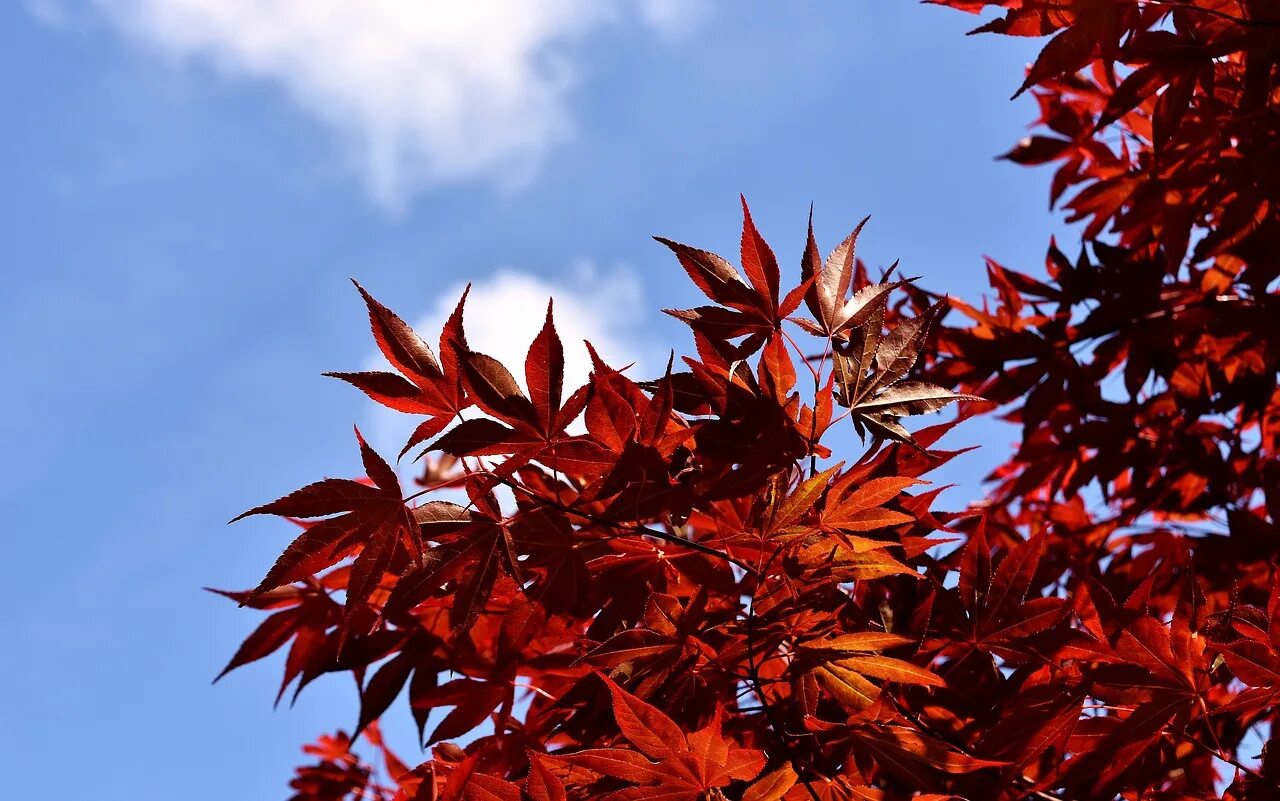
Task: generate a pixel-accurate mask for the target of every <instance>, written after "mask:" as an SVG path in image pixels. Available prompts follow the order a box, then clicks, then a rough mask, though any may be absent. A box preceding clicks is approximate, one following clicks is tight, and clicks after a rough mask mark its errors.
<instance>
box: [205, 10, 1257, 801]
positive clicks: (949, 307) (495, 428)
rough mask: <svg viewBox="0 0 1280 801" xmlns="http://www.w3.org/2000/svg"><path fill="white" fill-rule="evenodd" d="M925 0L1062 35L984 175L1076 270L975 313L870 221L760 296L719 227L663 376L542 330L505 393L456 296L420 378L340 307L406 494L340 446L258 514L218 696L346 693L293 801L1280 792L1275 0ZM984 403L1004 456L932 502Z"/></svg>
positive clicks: (1036, 69) (746, 264)
mask: <svg viewBox="0 0 1280 801" xmlns="http://www.w3.org/2000/svg"><path fill="white" fill-rule="evenodd" d="M938 2H939V3H941V4H944V5H950V6H954V7H957V8H961V9H963V10H966V11H973V12H981V11H983V9H984V8H985V7H986V6H996V7H999V8H1000V9H1002V13H1001V15H1000V16H998V17H995V18H994V19H992V20H990V21H989V22H987V23H985V24H984V25H983V26H982V27H981V28H980V30H983V31H989V32H995V33H1001V34H1008V35H1030V36H1049V35H1052V37H1053V38H1052V39H1050V40H1049V42H1048V43H1047V45H1046V47H1045V49H1044V51H1043V53H1042V54H1041V56H1040V57H1039V59H1038V60H1037V61H1036V62H1035V64H1034V65H1033V66H1032V67H1031V68H1030V70H1029V72H1028V74H1027V76H1026V80H1025V82H1024V84H1023V86H1022V90H1027V89H1029V90H1030V91H1032V92H1033V93H1034V94H1035V96H1036V97H1037V100H1038V101H1039V104H1040V107H1041V111H1042V119H1041V121H1040V124H1041V125H1042V126H1043V128H1044V129H1045V130H1043V131H1039V132H1037V133H1036V134H1035V135H1033V136H1031V137H1029V138H1028V139H1026V140H1024V141H1023V142H1022V143H1020V144H1019V145H1018V146H1017V147H1016V148H1015V149H1014V150H1013V151H1012V152H1011V153H1010V154H1009V156H1008V157H1009V158H1010V159H1012V160H1014V161H1016V162H1019V163H1025V164H1037V163H1045V162H1057V163H1058V164H1059V167H1058V171H1057V173H1056V176H1055V178H1054V180H1053V188H1052V198H1053V200H1054V201H1055V202H1056V201H1059V200H1061V199H1063V198H1067V199H1066V201H1065V204H1066V206H1067V208H1068V209H1069V210H1070V211H1071V213H1072V215H1073V219H1074V220H1078V221H1081V222H1083V223H1084V226H1083V239H1084V244H1083V247H1082V249H1081V253H1080V255H1079V256H1078V257H1077V258H1074V259H1069V258H1068V257H1067V256H1065V255H1064V254H1063V253H1062V251H1061V250H1060V249H1059V248H1058V247H1057V246H1056V245H1053V244H1051V246H1050V251H1049V258H1048V259H1047V272H1046V274H1045V275H1042V276H1040V277H1033V276H1032V275H1029V274H1026V273H1022V272H1017V271H1014V270H1012V269H1008V268H1006V267H1003V266H1001V265H998V264H996V263H995V262H989V263H988V274H989V276H990V278H991V283H992V286H993V289H994V291H995V295H996V297H995V299H994V300H993V301H991V302H982V303H979V302H973V303H966V302H963V301H961V300H956V299H946V298H939V297H937V296H935V295H933V294H932V293H930V292H929V291H928V290H927V289H926V288H922V287H921V286H918V285H917V284H916V283H915V282H914V281H912V280H904V279H901V278H898V277H896V276H895V272H896V271H895V270H894V269H892V268H891V269H890V270H887V271H885V273H884V274H883V275H881V276H880V277H879V278H878V280H872V279H871V277H870V276H869V273H868V270H867V269H866V267H865V265H864V264H863V263H862V262H861V261H859V260H858V259H857V258H856V255H855V245H856V242H857V236H858V232H859V231H860V230H861V228H862V225H861V224H860V225H859V226H857V228H855V230H854V231H853V233H852V234H850V235H849V236H848V237H847V238H846V239H845V240H844V241H843V242H841V243H840V244H839V245H838V246H837V247H835V248H834V249H833V250H832V251H831V252H830V254H829V255H827V256H826V257H825V258H824V257H823V256H822V255H821V251H820V250H819V247H818V245H817V242H816V238H815V236H814V232H813V226H812V225H810V230H809V234H808V238H807V241H806V242H805V243H804V245H803V247H802V248H796V250H797V252H798V253H799V255H800V258H799V264H798V266H797V267H796V268H794V269H788V270H784V269H783V268H782V267H781V266H780V265H779V262H778V259H777V258H776V257H775V255H774V252H773V250H772V249H771V248H770V247H769V245H767V244H766V243H765V242H764V241H763V239H762V238H761V237H760V235H759V233H758V232H757V230H756V228H755V225H754V224H753V222H752V219H751V216H750V213H749V211H748V210H747V208H746V204H745V202H744V204H743V212H744V223H743V231H742V247H741V253H740V257H739V259H738V262H739V263H738V265H737V266H735V265H733V264H731V263H730V262H729V261H727V260H725V259H723V258H721V257H720V256H717V255H715V254H713V253H709V252H706V251H703V250H699V249H697V248H694V247H690V246H688V245H684V244H680V243H677V242H672V241H669V240H665V239H660V240H659V242H661V243H662V244H663V245H665V246H666V247H667V248H669V249H670V250H671V251H672V253H673V254H674V257H675V260H676V262H678V264H679V265H680V266H681V267H682V268H683V269H684V271H685V272H686V273H687V274H688V276H689V278H690V279H691V280H692V281H693V282H694V284H695V285H696V286H697V287H698V289H699V290H701V292H702V293H703V294H705V296H706V298H707V302H706V304H705V305H702V306H698V307H696V308H693V309H684V310H668V312H667V313H668V314H670V315H672V316H673V317H675V318H676V319H678V320H680V321H682V322H683V323H685V324H686V325H687V326H688V328H689V330H690V333H691V336H692V345H693V347H692V348H691V349H690V355H686V356H684V357H683V358H681V359H679V360H676V359H672V361H671V363H670V364H668V366H667V368H666V369H665V370H664V371H662V373H661V374H660V375H635V374H634V370H633V369H632V368H628V367H625V366H623V365H611V364H608V363H606V362H605V361H604V360H603V359H601V358H600V357H599V355H598V354H597V353H596V352H595V351H594V350H593V349H592V348H591V345H590V343H584V344H578V343H564V342H562V341H561V338H560V336H559V334H558V333H557V331H556V328H555V315H554V306H553V305H551V304H549V305H548V308H547V314H546V321H545V324H544V325H543V327H542V329H541V331H540V332H539V333H538V334H537V336H536V337H535V338H534V339H533V341H532V342H531V343H529V347H528V355H527V357H526V359H525V361H524V364H523V365H503V364H501V363H500V362H498V361H497V360H495V359H493V358H492V357H490V356H487V355H485V354H483V353H479V352H476V351H475V350H473V349H472V348H471V346H470V345H469V344H468V341H467V336H466V311H467V309H466V294H465V293H464V295H463V297H462V298H461V299H460V300H459V302H458V305H457V308H456V310H455V311H454V313H453V315H452V316H451V317H450V318H449V319H448V321H447V322H446V324H445V325H444V328H443V330H442V331H441V332H439V339H438V346H437V347H435V348H434V349H433V348H432V347H431V346H430V345H428V344H427V342H426V341H425V340H424V339H422V338H421V337H420V335H419V334H418V333H415V332H414V331H413V330H412V329H411V328H410V327H409V326H408V325H406V324H405V323H404V322H403V321H402V319H401V318H400V317H398V316H397V315H396V314H395V313H393V312H392V311H390V310H389V309H388V308H387V307H385V306H383V305H382V304H381V303H380V302H378V301H377V300H376V299H374V297H373V296H372V295H371V294H369V293H368V292H366V291H365V290H364V289H363V288H359V287H358V288H359V292H360V295H361V297H362V298H363V300H364V303H365V305H366V307H367V310H368V314H369V321H370V325H371V328H372V332H373V336H374V340H375V342H376V343H377V345H378V347H379V349H380V350H381V351H382V353H383V354H384V355H385V357H386V359H387V361H388V363H389V364H390V366H391V367H392V368H393V369H394V372H356V373H334V374H332V375H334V376H335V377H337V378H339V379H341V380H343V381H346V382H348V383H350V384H351V385H353V386H354V387H356V388H357V389H359V390H360V391H362V392H364V393H365V394H366V395H368V396H369V397H370V398H372V399H373V400H374V401H376V402H378V403H380V404H382V405H384V406H386V407H388V408H390V409H394V410H396V411H399V412H402V413H404V414H406V415H410V416H412V417H413V418H414V419H415V421H416V428H415V430H414V432H413V434H412V435H411V437H410V438H409V440H408V442H406V444H405V446H404V449H403V451H402V452H401V454H400V456H401V457H402V459H403V460H404V461H405V462H410V461H411V460H415V461H416V463H417V464H419V465H420V468H419V470H418V471H417V475H418V477H417V479H416V480H415V485H414V486H413V487H405V486H403V485H402V482H401V479H400V477H399V476H398V474H397V472H396V471H395V470H394V469H393V468H392V467H391V464H390V463H389V462H388V461H387V460H386V459H384V457H383V456H381V455H379V454H378V453H376V452H375V451H374V450H373V449H372V448H371V447H370V446H369V445H368V444H367V443H366V442H365V441H364V439H363V438H362V437H361V436H360V434H359V432H358V431H357V432H356V445H357V447H358V449H359V453H360V456H361V459H362V462H363V466H364V472H365V476H364V477H361V478H357V479H334V478H329V479H324V480H321V481H318V482H316V483H313V484H310V485H308V486H306V487H303V488H301V489H298V490H296V491H294V492H292V493H289V494H287V495H285V496H283V497H281V498H279V499H278V500H276V501H272V502H270V503H267V504H265V505H263V506H259V507H257V508H254V509H251V510H250V511H249V512H246V513H245V514H246V515H250V514H271V515H277V516H280V517H284V518H287V519H288V520H290V521H292V522H293V523H294V524H296V525H298V526H299V527H300V533H299V534H298V536H297V538H296V539H295V540H294V541H293V542H292V544H290V545H289V546H288V548H287V549H286V550H285V551H284V553H283V554H282V555H281V556H280V558H279V559H278V560H277V561H276V563H275V564H274V565H273V566H272V567H271V568H270V569H269V570H267V571H266V574H265V578H264V579H263V580H262V582H261V583H260V584H259V585H258V586H257V587H255V588H253V589H252V590H247V591H242V592H226V593H224V594H226V595H228V596H229V597H230V598H231V599H232V600H234V601H236V602H238V603H240V604H241V605H243V606H250V607H253V608H255V609H261V610H264V611H266V612H268V613H269V614H268V615H267V616H266V617H265V618H264V619H263V621H262V622H261V623H260V625H259V626H258V628H257V629H256V630H254V631H253V633H252V634H250V635H249V637H248V638H247V639H246V640H245V642H244V644H243V645H242V646H241V648H240V649H239V651H238V652H237V653H236V654H235V655H234V656H233V658H232V660H231V662H230V663H229V664H228V665H227V667H226V670H227V671H229V670H232V669H235V668H238V667H241V666H243V665H245V664H248V663H250V662H253V661H256V660H258V659H261V658H263V657H265V656H267V655H269V654H272V653H275V652H277V651H280V650H284V651H286V656H285V667H284V677H283V681H282V683H281V686H280V696H281V697H282V696H283V695H284V694H285V693H287V692H289V690H290V688H291V687H292V688H293V692H294V693H295V694H296V693H297V692H299V691H301V690H302V688H304V687H305V686H306V685H308V684H309V683H310V682H312V681H313V680H315V679H316V678H318V677H320V676H322V675H324V674H327V673H335V672H340V673H351V674H353V675H354V677H355V679H356V683H357V686H358V687H359V691H360V712H359V716H358V719H357V720H351V721H347V722H346V724H345V728H346V730H347V731H349V732H351V733H350V734H347V733H344V732H342V731H340V732H338V733H337V734H335V735H332V736H326V737H324V738H322V739H321V740H319V741H318V742H317V743H316V744H314V745H311V746H308V747H307V749H306V751H307V753H308V754H309V755H310V756H311V757H313V758H314V763H313V764H308V765H306V766H304V767H302V768H300V769H299V770H298V773H297V775H296V777H295V779H294V781H293V784H292V787H293V788H294V790H295V795H294V796H293V798H294V799H297V800H298V801H312V800H315V801H319V800H320V799H331V800H332V801H342V800H343V799H348V800H350V799H357V798H374V799H384V800H389V799H406V801H407V800H409V799H414V800H415V801H419V800H420V801H426V800H427V799H431V800H432V801H437V800H438V801H503V800H506V799H510V801H519V800H520V799H533V801H553V800H558V799H563V800H565V801H567V799H595V798H599V799H660V800H661V801H681V800H683V799H687V800H688V801H696V800H698V799H742V801H777V800H778V799H815V800H817V799H821V800H822V801H827V800H828V799H830V800H831V801H835V799H897V798H912V797H916V798H939V799H941V798H953V797H957V798H969V799H1030V798H1039V799H1050V801H1055V800H1056V801H1067V799H1078V800H1080V801H1083V800H1084V799H1115V798H1124V799H1139V798H1144V799H1208V798H1219V797H1223V793H1224V792H1225V793H1226V794H1227V797H1231V798H1248V799H1267V798H1276V797H1280V784H1277V782H1278V781H1280V765H1276V764H1274V760H1275V759H1276V757H1274V756H1272V752H1271V751H1270V750H1266V751H1265V754H1264V756H1263V757H1262V759H1261V760H1260V761H1259V760H1258V759H1256V758H1255V757H1256V755H1257V754H1258V750H1259V748H1260V745H1261V743H1262V741H1263V740H1264V739H1265V738H1267V737H1269V732H1270V724H1271V723H1272V722H1273V720H1274V717H1275V713H1276V705H1275V700H1276V695H1277V693H1278V692H1280V577H1277V576H1276V571H1275V567H1274V565H1275V561H1276V559H1277V551H1280V536H1278V535H1280V531H1278V530H1277V526H1276V523H1277V513H1278V512H1280V467H1277V462H1276V444H1277V442H1276V440H1277V432H1278V431H1280V392H1278V391H1277V389H1276V376H1277V369H1278V368H1280V345H1278V344H1277V337H1278V336H1280V323H1278V322H1277V321H1278V320H1280V315H1278V314H1277V312H1280V309H1278V308H1277V302H1276V296H1275V283H1276V279H1277V275H1278V274H1280V267H1278V266H1277V265H1278V262H1277V259H1280V255H1278V254H1277V248H1276V247H1275V246H1276V244H1277V242H1278V240H1277V234H1278V233H1280V216H1278V214H1277V210H1276V209H1277V206H1276V203H1277V201H1278V200H1280V198H1278V197H1277V194H1278V193H1280V137H1277V136H1276V134H1277V133H1278V132H1280V69H1278V68H1277V65H1278V64H1280V58H1278V57H1280V7H1277V6H1276V4H1275V3H1274V2H1248V1H1247V0H1240V1H1239V2H1236V1H1235V0H1188V1H1187V2H1176V3H1175V2H1128V1H1126V0H1057V2H1049V1H1048V0H1020V1H1019V0H1004V2H982V1H981V0H938ZM1022 90H1020V91H1022ZM864 222H865V221H864ZM424 333H426V332H424ZM431 333H432V334H433V335H434V334H435V333H436V332H431ZM568 347H585V348H587V350H588V351H589V354H590V358H591V364H592V370H591V373H590V376H589V378H588V380H587V381H586V383H585V385H583V386H581V387H573V386H567V385H566V384H565V367H564V365H565V349H566V348H568ZM511 368H516V369H515V370H514V372H513V370H512V369H511ZM515 373H519V374H521V375H522V376H523V381H522V382H521V381H518V380H517V379H516V377H515ZM984 399H987V400H984ZM952 403H956V404H957V405H956V408H957V409H958V414H956V415H954V416H952V417H950V418H945V419H942V420H930V421H928V422H929V423H931V424H929V425H925V426H924V427H921V426H920V424H918V423H912V422H910V421H909V420H905V421H904V419H905V418H910V417H912V416H915V415H921V414H926V413H930V412H937V411H939V410H941V409H943V408H944V407H946V406H948V405H949V404H952ZM993 411H997V413H999V414H1001V415H1002V416H1004V417H1005V418H1006V419H1008V420H1010V421H1012V422H1014V423H1016V424H1018V425H1020V426H1021V427H1022V432H1023V436H1022V442H1021V444H1020V446H1019V448H1018V449H1017V451H1016V452H1015V453H1014V454H1013V455H1011V456H1010V458H1009V459H1008V461H1007V462H1006V463H1004V464H1003V465H1001V466H1000V467H999V468H997V470H996V471H995V472H994V473H993V475H992V476H991V477H990V482H989V492H988V495H987V497H986V499H984V500H983V501H982V502H981V503H978V504H975V505H974V506H973V507H972V508H969V509H965V510H961V511H953V512H946V511H940V510H938V509H935V508H934V506H935V500H936V497H937V495H938V493H939V492H940V490H941V488H939V487H936V486H933V485H930V484H929V483H928V480H927V477H928V475H929V474H930V471H933V470H935V469H936V468H938V467H939V466H941V465H943V464H945V463H946V462H947V461H949V460H950V459H952V458H953V457H954V456H956V455H957V454H958V453H960V452H961V451H959V450H947V449H943V448H940V447H939V446H938V442H939V440H940V439H941V437H942V436H943V435H944V434H946V433H947V432H948V431H950V430H951V429H952V428H953V427H955V426H957V424H960V423H962V421H963V420H965V419H966V418H967V417H969V416H971V415H973V414H985V413H991V412H993ZM959 430H960V432H963V430H964V427H963V425H961V426H960V429H959ZM855 435H860V437H859V436H855ZM858 443H861V444H858ZM225 672H226V671H224V673H225ZM398 698H405V699H407V704H408V706H409V708H410V711H411V713H412V716H413V718H414V720H416V722H417V727H418V730H419V736H420V738H421V739H422V741H423V743H424V745H425V746H427V747H428V748H429V751H428V752H427V753H425V754H423V755H422V756H421V757H419V756H418V755H415V758H414V759H412V760H409V761H408V762H406V761H404V758H403V757H402V756H398V755H396V754H395V753H392V752H391V750H390V749H388V748H387V747H386V746H385V744H384V741H383V738H382V735H381V732H380V730H379V728H378V720H379V719H380V718H381V717H382V716H383V715H384V713H386V712H387V711H388V710H389V709H392V708H393V705H395V704H396V700H397V699H398ZM277 700H278V699H277ZM1251 734H1252V737H1251ZM357 738H361V739H363V740H365V741H366V742H367V743H368V744H369V746H370V747H371V748H372V750H373V751H375V752H377V753H379V754H380V756H379V757H378V759H377V760H376V763H377V764H376V766H375V765H374V764H370V763H368V762H366V761H365V760H363V759H361V758H360V757H358V756H357V755H356V754H355V753H354V752H353V751H352V747H353V741H354V740H356V739H357ZM413 763H417V764H413Z"/></svg>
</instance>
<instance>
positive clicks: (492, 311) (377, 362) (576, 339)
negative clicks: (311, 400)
mask: <svg viewBox="0 0 1280 801" xmlns="http://www.w3.org/2000/svg"><path fill="white" fill-rule="evenodd" d="M463 286H464V284H457V285H456V286H453V287H450V288H448V289H446V290H444V291H443V292H442V293H441V294H440V295H439V299H438V300H437V301H436V304H435V306H434V307H433V308H432V309H431V310H430V311H429V312H427V313H426V314H425V315H424V316H423V317H421V318H419V319H418V320H416V321H415V322H414V323H413V328H414V330H415V331H417V332H418V334H419V335H420V336H421V337H422V338H423V339H425V340H426V341H427V342H428V343H430V344H431V345H432V349H433V350H434V349H435V343H436V341H437V340H438V338H439V335H440V329H441V328H442V327H443V326H444V323H445V320H446V319H448V317H449V314H450V313H452V311H453V309H454V306H455V305H456V304H457V301H458V298H459V297H461V296H462V290H463ZM548 298H551V299H554V318H555V324H556V331H557V332H558V333H559V334H560V340H561V342H563V343H564V357H565V381H564V383H565V394H566V396H567V395H568V393H569V392H572V391H573V390H575V389H577V388H578V387H579V386H581V385H582V384H584V383H586V380H587V376H588V374H589V373H590V372H591V358H590V356H589V355H588V354H587V349H586V346H585V345H584V344H583V340H587V341H589V342H591V344H592V346H593V347H595V349H596V351H597V352H598V353H599V354H600V356H601V357H602V358H603V359H604V360H605V361H606V362H608V363H609V365H610V366H612V367H616V368H622V367H624V366H626V365H628V364H631V363H633V362H634V363H635V367H633V368H631V369H630V370H628V375H631V376H632V377H637V376H639V377H642V378H649V377H652V374H653V373H654V372H655V371H656V370H660V369H661V366H662V365H661V364H658V363H659V362H660V361H661V360H662V359H663V358H665V357H663V356H661V354H660V352H659V351H660V344H659V343H658V342H657V341H656V340H655V339H653V338H652V337H651V336H649V335H647V334H646V333H645V330H644V326H643V324H644V321H645V314H644V304H643V293H642V290H641V288H640V282H639V281H638V280H637V278H636V276H635V275H634V274H633V273H632V272H631V271H629V270H627V269H625V268H611V269H608V270H601V269H598V268H596V267H594V266H593V265H590V264H586V263H583V264H579V265H575V266H574V267H573V268H572V269H571V270H569V271H567V274H566V275H565V276H564V277H563V278H557V279H556V280H547V279H543V278H540V277H538V276H535V275H531V274H529V273H525V272H520V271H517V270H513V269H501V270H498V271H496V272H494V273H493V274H492V275H491V276H490V277H488V278H486V279H484V280H481V281H476V282H474V283H473V284H472V287H471V293H470V294H469V295H468V296H467V306H466V315H465V317H464V321H465V325H466V333H467V344H468V345H470V346H471V348H472V350H475V351H478V352H480V353H486V354H488V355H490V356H493V357H494V358H496V359H498V360H499V361H501V362H502V363H503V364H504V365H506V366H507V369H509V370H510V371H511V373H512V375H514V376H515V377H516V380H518V381H520V383H521V384H522V385H523V384H524V358H525V354H526V353H527V352H528V350H529V343H530V342H532V341H533V338H534V336H536V335H537V333H538V330H539V329H541V328H542V323H543V320H544V318H545V316H546V312H547V300H548ZM655 365H657V366H656V367H655ZM367 369H374V370H385V369H388V368H387V367H386V362H385V361H383V359H382V356H381V354H377V353H374V354H372V355H370V357H369V360H368V365H367ZM420 421H421V418H419V417H413V416H409V415H404V414H399V413H397V412H393V411H391V410H389V409H385V408H384V407H382V406H378V405H376V404H371V405H370V410H369V414H368V416H367V418H366V420H365V422H364V423H363V424H362V425H361V430H362V431H364V432H365V434H366V436H368V438H369V441H370V443H372V444H373V445H374V446H375V447H376V448H378V449H379V450H380V451H382V452H384V453H387V454H395V453H398V452H399V450H400V448H401V446H403V445H404V443H405V440H406V439H408V436H409V434H410V432H412V431H413V427H414V426H415V425H416V424H417V423H418V422H420Z"/></svg>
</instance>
